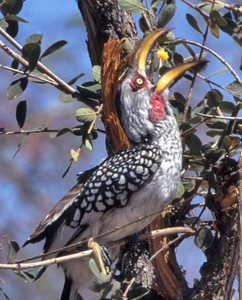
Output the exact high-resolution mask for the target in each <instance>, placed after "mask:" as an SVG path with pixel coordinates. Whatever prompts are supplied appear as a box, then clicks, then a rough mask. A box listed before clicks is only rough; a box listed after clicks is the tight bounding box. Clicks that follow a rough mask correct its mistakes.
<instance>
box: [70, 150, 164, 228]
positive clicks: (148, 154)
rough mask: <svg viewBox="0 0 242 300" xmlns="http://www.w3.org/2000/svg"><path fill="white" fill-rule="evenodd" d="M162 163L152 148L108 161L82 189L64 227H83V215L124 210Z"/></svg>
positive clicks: (120, 154)
mask: <svg viewBox="0 0 242 300" xmlns="http://www.w3.org/2000/svg"><path fill="white" fill-rule="evenodd" d="M161 160H162V153H161V150H160V148H159V147H158V146H155V145H141V146H138V147H135V148H132V149H129V150H125V151H121V152H119V153H116V154H114V155H112V156H110V157H108V158H107V159H106V160H105V161H104V162H103V163H102V164H101V165H100V166H99V167H98V168H97V169H96V170H95V171H94V172H93V174H92V176H91V177H90V178H89V179H88V180H87V181H86V183H85V184H84V186H83V187H82V190H81V192H80V193H79V195H78V196H77V197H76V199H75V201H74V203H73V205H72V214H71V215H72V216H70V215H69V217H68V219H67V220H66V225H68V226H70V227H72V228H76V227H78V226H80V225H84V224H81V223H82V218H83V215H85V214H88V213H91V212H103V213H105V212H106V211H108V210H109V209H110V208H112V207H123V206H126V205H127V204H128V201H129V198H130V196H131V194H132V193H133V192H136V191H137V190H138V189H140V187H142V185H143V184H144V183H145V182H146V181H147V180H149V179H150V177H151V176H152V175H153V174H154V173H155V172H156V171H157V169H158V168H159V166H160V164H161ZM73 206H74V207H73Z"/></svg>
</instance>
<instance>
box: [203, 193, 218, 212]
mask: <svg viewBox="0 0 242 300" xmlns="http://www.w3.org/2000/svg"><path fill="white" fill-rule="evenodd" d="M205 204H206V206H207V208H208V209H210V210H211V211H212V212H215V211H216V208H215V205H214V196H213V194H212V193H211V192H209V193H208V195H207V197H206V199H205Z"/></svg>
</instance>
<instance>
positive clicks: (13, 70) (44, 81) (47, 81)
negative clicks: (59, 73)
mask: <svg viewBox="0 0 242 300" xmlns="http://www.w3.org/2000/svg"><path fill="white" fill-rule="evenodd" d="M0 68H1V69H4V70H7V71H11V72H13V73H18V74H22V75H25V76H27V77H30V78H34V79H37V80H39V81H43V83H49V84H52V85H55V84H56V85H57V83H55V82H53V81H50V80H48V79H46V78H41V77H38V76H35V75H33V74H28V73H26V72H23V71H21V70H18V69H14V68H11V67H8V66H4V65H0Z"/></svg>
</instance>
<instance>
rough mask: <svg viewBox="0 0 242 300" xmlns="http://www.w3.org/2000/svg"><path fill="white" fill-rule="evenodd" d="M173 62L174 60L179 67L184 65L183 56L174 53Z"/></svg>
mask: <svg viewBox="0 0 242 300" xmlns="http://www.w3.org/2000/svg"><path fill="white" fill-rule="evenodd" d="M173 60H174V63H175V65H178V64H182V63H183V56H182V55H181V54H179V53H177V52H174V53H173Z"/></svg>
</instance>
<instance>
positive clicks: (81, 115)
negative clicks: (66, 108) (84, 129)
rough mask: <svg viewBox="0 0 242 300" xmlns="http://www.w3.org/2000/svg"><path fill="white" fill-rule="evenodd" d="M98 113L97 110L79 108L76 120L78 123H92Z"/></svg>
mask: <svg viewBox="0 0 242 300" xmlns="http://www.w3.org/2000/svg"><path fill="white" fill-rule="evenodd" d="M96 115H97V114H96V112H95V110H93V109H91V108H79V109H78V110H77V111H76V119H77V121H78V122H83V123H87V122H92V121H93V120H94V118H95V117H96Z"/></svg>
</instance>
